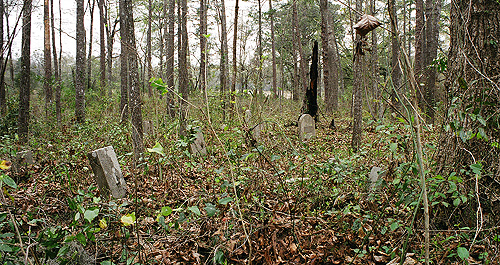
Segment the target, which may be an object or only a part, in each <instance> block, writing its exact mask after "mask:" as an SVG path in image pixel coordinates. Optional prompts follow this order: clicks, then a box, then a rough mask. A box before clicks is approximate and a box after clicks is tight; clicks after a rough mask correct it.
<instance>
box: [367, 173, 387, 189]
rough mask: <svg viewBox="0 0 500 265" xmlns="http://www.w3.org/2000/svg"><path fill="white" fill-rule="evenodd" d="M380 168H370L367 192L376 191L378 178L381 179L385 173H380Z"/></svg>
mask: <svg viewBox="0 0 500 265" xmlns="http://www.w3.org/2000/svg"><path fill="white" fill-rule="evenodd" d="M381 171H382V169H381V168H379V167H372V169H371V171H370V174H369V175H368V180H369V181H370V182H369V187H368V188H369V191H373V190H376V189H377V188H378V187H377V181H378V179H379V177H383V176H385V171H382V172H381Z"/></svg>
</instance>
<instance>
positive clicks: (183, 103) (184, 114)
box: [179, 0, 189, 136]
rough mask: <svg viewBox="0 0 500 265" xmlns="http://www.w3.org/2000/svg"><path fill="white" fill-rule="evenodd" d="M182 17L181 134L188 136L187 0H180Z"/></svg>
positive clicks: (180, 66)
mask: <svg viewBox="0 0 500 265" xmlns="http://www.w3.org/2000/svg"><path fill="white" fill-rule="evenodd" d="M179 7H180V10H181V12H180V17H179V19H180V20H179V26H180V32H181V33H180V38H181V41H180V42H179V47H180V50H179V93H180V94H181V95H182V99H181V101H180V126H179V127H180V128H179V133H180V135H183V136H186V135H187V132H186V126H187V109H188V105H187V103H186V102H187V100H188V98H189V97H188V93H189V78H188V74H189V72H188V61H187V54H188V34H187V0H180V3H179Z"/></svg>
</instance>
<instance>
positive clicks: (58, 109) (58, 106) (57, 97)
mask: <svg viewBox="0 0 500 265" xmlns="http://www.w3.org/2000/svg"><path fill="white" fill-rule="evenodd" d="M50 24H51V27H52V57H53V60H54V80H55V101H56V120H57V125H58V126H60V125H61V75H60V72H59V63H58V60H57V50H56V30H55V28H56V27H55V25H54V0H50Z"/></svg>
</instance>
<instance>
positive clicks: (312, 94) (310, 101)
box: [305, 41, 319, 120]
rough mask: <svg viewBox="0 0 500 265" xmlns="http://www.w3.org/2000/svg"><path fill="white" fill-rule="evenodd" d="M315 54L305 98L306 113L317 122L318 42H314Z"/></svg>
mask: <svg viewBox="0 0 500 265" xmlns="http://www.w3.org/2000/svg"><path fill="white" fill-rule="evenodd" d="M312 50H313V54H312V59H311V69H310V71H309V79H310V82H309V84H310V85H309V86H308V87H307V90H306V94H305V98H306V102H307V109H306V111H305V113H307V114H309V115H311V116H312V117H314V119H315V120H317V114H318V76H319V74H318V42H317V41H315V42H314V46H313V49H312Z"/></svg>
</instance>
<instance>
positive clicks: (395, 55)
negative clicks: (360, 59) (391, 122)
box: [388, 0, 419, 107]
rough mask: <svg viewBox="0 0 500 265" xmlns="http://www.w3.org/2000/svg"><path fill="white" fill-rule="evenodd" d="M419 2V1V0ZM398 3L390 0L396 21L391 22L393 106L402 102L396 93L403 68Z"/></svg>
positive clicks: (390, 9)
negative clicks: (400, 56) (400, 60)
mask: <svg viewBox="0 0 500 265" xmlns="http://www.w3.org/2000/svg"><path fill="white" fill-rule="evenodd" d="M417 1H419V0H417ZM395 5H396V1H395V0H389V5H388V8H389V12H391V13H392V16H391V17H393V18H394V20H391V31H392V33H391V49H392V57H391V78H392V84H393V86H394V88H393V90H392V92H391V103H392V105H393V106H396V107H397V106H398V105H400V102H399V101H398V98H397V95H396V91H399V89H400V86H401V66H400V64H399V48H400V47H399V39H398V36H397V35H396V34H397V32H398V21H397V15H396V7H395Z"/></svg>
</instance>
